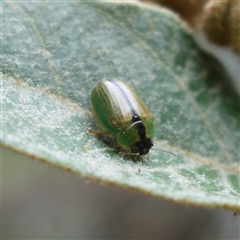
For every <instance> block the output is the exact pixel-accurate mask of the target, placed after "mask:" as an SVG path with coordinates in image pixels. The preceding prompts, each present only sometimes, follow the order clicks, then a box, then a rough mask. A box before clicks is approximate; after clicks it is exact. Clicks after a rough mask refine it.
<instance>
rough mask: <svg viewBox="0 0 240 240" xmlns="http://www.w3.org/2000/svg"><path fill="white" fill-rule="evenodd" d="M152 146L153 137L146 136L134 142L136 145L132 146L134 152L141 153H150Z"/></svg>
mask: <svg viewBox="0 0 240 240" xmlns="http://www.w3.org/2000/svg"><path fill="white" fill-rule="evenodd" d="M152 146H153V142H152V141H151V139H150V138H145V139H142V140H140V141H138V142H136V143H134V145H133V146H131V151H132V153H139V154H140V155H146V154H148V152H149V150H150V149H151V147H152Z"/></svg>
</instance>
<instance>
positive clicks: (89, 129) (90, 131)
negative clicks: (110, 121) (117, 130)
mask: <svg viewBox="0 0 240 240" xmlns="http://www.w3.org/2000/svg"><path fill="white" fill-rule="evenodd" d="M87 131H88V132H89V133H91V134H94V135H99V134H104V133H105V132H104V131H95V130H92V129H91V128H88V129H87Z"/></svg>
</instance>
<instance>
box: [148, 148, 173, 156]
mask: <svg viewBox="0 0 240 240" xmlns="http://www.w3.org/2000/svg"><path fill="white" fill-rule="evenodd" d="M152 150H159V151H161V152H165V153H169V154H172V155H173V156H176V154H174V153H172V152H169V151H166V150H162V149H155V148H152Z"/></svg>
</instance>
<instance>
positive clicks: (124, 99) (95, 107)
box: [90, 80, 153, 155]
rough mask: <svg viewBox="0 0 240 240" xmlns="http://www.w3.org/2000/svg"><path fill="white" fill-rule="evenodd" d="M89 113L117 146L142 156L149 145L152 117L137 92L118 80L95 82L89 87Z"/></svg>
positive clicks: (151, 137) (150, 144) (151, 143)
mask: <svg viewBox="0 0 240 240" xmlns="http://www.w3.org/2000/svg"><path fill="white" fill-rule="evenodd" d="M90 103H91V108H92V112H93V115H94V117H95V119H96V121H97V123H98V124H99V126H100V127H101V128H102V129H103V131H104V132H105V133H107V134H108V135H109V136H110V137H112V138H114V140H115V141H116V143H117V144H118V146H117V147H116V148H117V149H120V148H123V149H126V150H128V151H129V150H130V151H131V154H132V155H145V154H147V153H148V152H149V150H150V149H151V147H152V146H153V142H152V139H153V116H152V115H151V113H150V112H149V110H148V109H147V107H146V105H145V103H144V102H143V100H142V99H141V98H140V96H139V94H138V93H137V92H136V91H135V90H134V89H133V88H132V87H130V86H129V85H128V84H126V83H124V82H122V81H119V80H112V81H102V82H99V83H98V84H97V85H96V86H95V87H94V88H93V90H92V92H91V96H90Z"/></svg>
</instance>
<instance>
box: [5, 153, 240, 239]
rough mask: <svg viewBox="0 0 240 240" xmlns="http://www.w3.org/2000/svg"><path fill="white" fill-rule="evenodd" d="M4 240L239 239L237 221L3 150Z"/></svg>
mask: <svg viewBox="0 0 240 240" xmlns="http://www.w3.org/2000/svg"><path fill="white" fill-rule="evenodd" d="M1 163H2V164H1V166H2V169H1V181H2V182H1V186H2V189H1V198H2V204H1V208H2V209H1V213H2V224H1V225H2V229H1V231H2V232H1V237H2V239H14V238H15V239H16V238H18V239H30V238H31V239H239V238H240V233H239V231H240V226H239V224H240V218H239V216H235V217H234V215H233V212H230V211H225V210H206V209H201V208H195V207H190V206H186V205H180V204H176V203H172V202H169V201H166V200H162V199H157V198H153V197H150V196H147V195H144V194H141V193H138V192H134V191H130V190H127V189H121V188H118V187H115V186H107V185H103V184H101V183H96V182H90V181H89V180H86V179H84V178H81V177H79V176H77V175H75V174H72V173H69V172H66V171H63V170H60V169H58V168H56V167H53V166H50V165H48V164H46V163H42V162H39V161H37V160H32V159H30V158H27V157H25V156H22V155H19V154H17V153H15V152H12V151H10V150H7V149H5V148H1Z"/></svg>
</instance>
